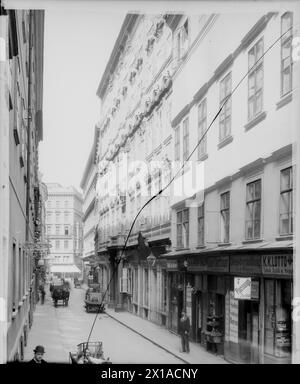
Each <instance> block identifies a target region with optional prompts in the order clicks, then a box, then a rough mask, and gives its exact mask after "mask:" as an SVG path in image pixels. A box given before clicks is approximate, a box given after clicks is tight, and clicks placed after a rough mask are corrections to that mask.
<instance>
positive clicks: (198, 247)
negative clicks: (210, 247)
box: [196, 245, 206, 249]
mask: <svg viewBox="0 0 300 384" xmlns="http://www.w3.org/2000/svg"><path fill="white" fill-rule="evenodd" d="M205 248H206V245H197V247H196V249H205Z"/></svg>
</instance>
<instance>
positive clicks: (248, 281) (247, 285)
mask: <svg viewBox="0 0 300 384" xmlns="http://www.w3.org/2000/svg"><path fill="white" fill-rule="evenodd" d="M234 298H235V299H237V300H259V282H258V281H256V280H252V278H251V277H235V278H234Z"/></svg>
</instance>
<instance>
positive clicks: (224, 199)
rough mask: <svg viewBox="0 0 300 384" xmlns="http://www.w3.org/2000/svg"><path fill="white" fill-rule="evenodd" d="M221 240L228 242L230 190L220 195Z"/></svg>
mask: <svg viewBox="0 0 300 384" xmlns="http://www.w3.org/2000/svg"><path fill="white" fill-rule="evenodd" d="M220 213H221V242H222V243H228V242H229V228H230V227H229V221H230V192H225V193H223V194H222V195H221V207H220Z"/></svg>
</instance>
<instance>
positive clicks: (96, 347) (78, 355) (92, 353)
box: [69, 341, 112, 364]
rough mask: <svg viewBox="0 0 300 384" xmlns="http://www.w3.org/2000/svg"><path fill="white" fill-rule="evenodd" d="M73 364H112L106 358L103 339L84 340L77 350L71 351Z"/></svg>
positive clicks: (70, 356) (70, 357)
mask: <svg viewBox="0 0 300 384" xmlns="http://www.w3.org/2000/svg"><path fill="white" fill-rule="evenodd" d="M69 359H70V363H71V364H112V363H111V361H110V359H109V357H108V358H105V357H104V353H103V343H102V342H101V341H90V342H88V343H87V342H84V343H80V344H78V345H77V352H70V353H69Z"/></svg>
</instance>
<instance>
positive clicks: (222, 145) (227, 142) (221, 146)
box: [218, 135, 233, 149]
mask: <svg viewBox="0 0 300 384" xmlns="http://www.w3.org/2000/svg"><path fill="white" fill-rule="evenodd" d="M232 140H233V136H232V135H229V136H227V137H225V139H223V140H222V141H221V142H220V143H219V144H218V149H221V148H223V147H225V145H227V144H230V143H231V142H232Z"/></svg>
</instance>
